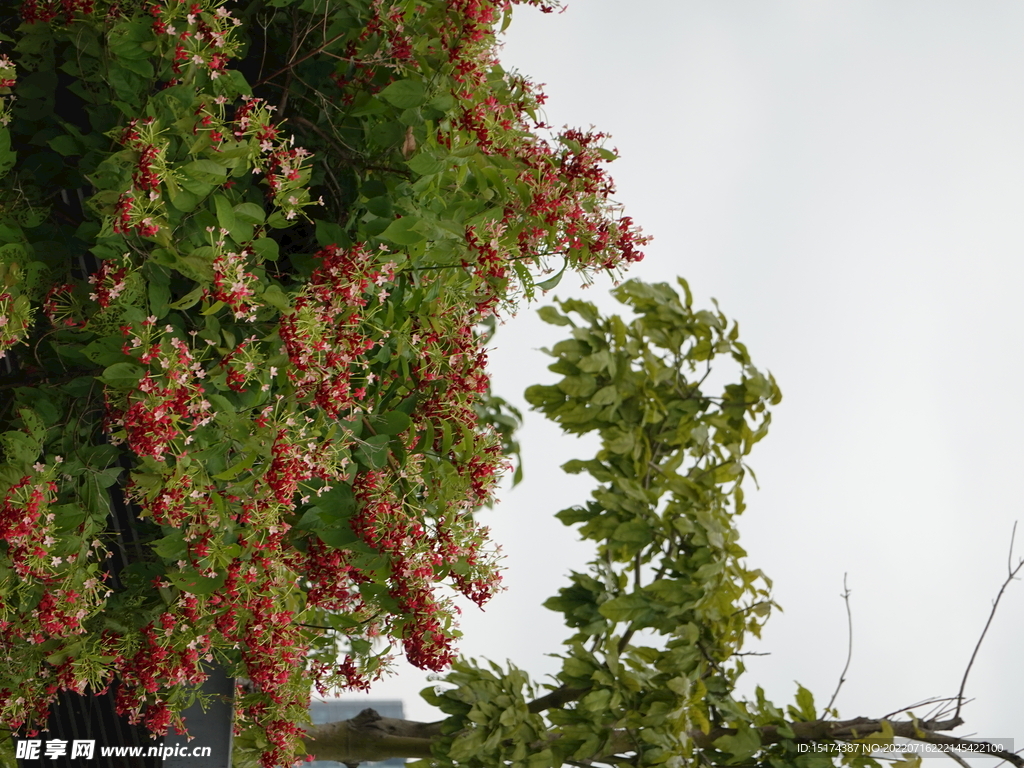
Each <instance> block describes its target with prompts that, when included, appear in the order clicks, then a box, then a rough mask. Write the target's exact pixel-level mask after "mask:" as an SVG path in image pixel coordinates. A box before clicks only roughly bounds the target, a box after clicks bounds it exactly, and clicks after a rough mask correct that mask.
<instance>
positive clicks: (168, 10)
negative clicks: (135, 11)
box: [149, 0, 242, 80]
mask: <svg viewBox="0 0 1024 768" xmlns="http://www.w3.org/2000/svg"><path fill="white" fill-rule="evenodd" d="M149 13H150V15H151V16H152V17H153V31H154V32H155V33H156V34H157V35H161V36H165V37H166V38H167V39H168V40H169V42H170V43H171V44H172V45H173V65H172V70H173V72H174V73H175V74H176V75H182V74H184V69H185V67H187V66H193V67H196V68H197V69H199V70H200V71H203V72H206V73H207V74H208V76H209V77H210V79H211V80H216V79H217V78H218V77H220V76H221V74H222V73H223V72H224V68H225V67H226V66H227V63H228V60H229V59H231V58H232V57H234V55H235V54H236V53H237V50H238V47H239V46H240V45H241V42H240V40H239V39H238V36H237V35H235V34H234V29H235V28H236V27H238V26H240V25H241V23H242V22H241V20H240V19H238V18H236V17H235V16H233V15H232V14H231V12H230V11H229V10H228V9H227V8H225V7H224V5H223V4H221V3H218V2H209V0H201V1H200V2H196V3H187V2H177V3H175V2H169V3H166V4H164V5H161V4H159V3H154V4H153V5H151V6H150V8H149ZM179 28H180V29H179Z"/></svg>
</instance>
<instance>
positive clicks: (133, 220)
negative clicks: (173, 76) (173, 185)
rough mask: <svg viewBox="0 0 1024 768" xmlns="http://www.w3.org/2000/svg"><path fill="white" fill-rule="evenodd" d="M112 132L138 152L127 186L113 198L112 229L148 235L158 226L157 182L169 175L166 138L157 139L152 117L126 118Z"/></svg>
mask: <svg viewBox="0 0 1024 768" xmlns="http://www.w3.org/2000/svg"><path fill="white" fill-rule="evenodd" d="M112 135H114V136H115V137H116V139H117V141H118V142H119V143H120V144H121V145H122V146H124V147H127V148H129V149H132V150H134V151H135V152H136V153H137V155H138V156H137V159H136V161H135V167H134V168H133V169H132V183H131V186H130V187H129V188H128V189H127V190H125V191H124V192H122V193H121V195H120V196H119V197H118V199H117V205H116V213H115V215H114V220H113V223H112V227H113V230H114V232H117V233H122V234H127V233H129V232H131V231H132V230H135V231H136V232H138V233H139V234H140V235H142V236H144V237H152V236H153V235H155V234H156V233H157V232H159V231H160V228H161V224H160V218H159V214H160V213H161V211H162V204H161V186H162V184H163V182H164V180H165V179H167V178H173V174H172V172H171V170H170V169H169V168H168V165H167V159H166V149H167V142H166V141H165V140H161V139H160V137H159V130H158V128H157V126H156V124H155V120H154V119H153V118H152V117H147V118H144V119H142V120H139V119H132V120H129V121H128V124H127V125H126V126H125V127H124V128H121V129H119V130H117V131H115V132H112Z"/></svg>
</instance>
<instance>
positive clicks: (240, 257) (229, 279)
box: [207, 227, 260, 322]
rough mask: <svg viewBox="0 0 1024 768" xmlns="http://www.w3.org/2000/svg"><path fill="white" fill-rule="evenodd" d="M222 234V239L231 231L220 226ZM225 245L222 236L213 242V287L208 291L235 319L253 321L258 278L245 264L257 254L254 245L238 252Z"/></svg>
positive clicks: (210, 229)
mask: <svg viewBox="0 0 1024 768" xmlns="http://www.w3.org/2000/svg"><path fill="white" fill-rule="evenodd" d="M207 232H211V233H212V232H214V228H213V227H207ZM219 233H220V236H221V238H223V237H225V236H226V235H227V234H228V231H227V230H226V229H220V230H219ZM225 245H226V241H225V240H223V239H218V240H215V241H214V244H213V247H214V253H215V254H216V255H215V257H214V260H213V287H212V288H211V289H209V291H208V294H209V295H211V296H213V298H214V299H215V300H217V301H223V302H224V303H225V304H227V305H228V307H229V308H230V309H231V313H232V314H233V315H234V316H235V319H236V320H246V321H249V322H252V321H254V320H255V319H256V310H257V309H259V307H260V304H259V303H257V302H256V300H255V298H256V294H257V290H258V288H259V279H258V278H257V277H256V275H254V274H253V273H252V272H247V271H246V267H247V266H248V261H249V260H250V259H252V258H254V257H255V253H254V252H253V250H252V248H251V247H243V248H241V249H240V250H239V251H238V252H236V251H229V250H226V249H225Z"/></svg>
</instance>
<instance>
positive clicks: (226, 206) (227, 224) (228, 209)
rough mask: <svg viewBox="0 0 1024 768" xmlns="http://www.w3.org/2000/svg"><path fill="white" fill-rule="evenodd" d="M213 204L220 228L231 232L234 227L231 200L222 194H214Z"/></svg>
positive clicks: (233, 212)
mask: <svg viewBox="0 0 1024 768" xmlns="http://www.w3.org/2000/svg"><path fill="white" fill-rule="evenodd" d="M213 205H214V209H215V210H216V212H217V223H218V224H219V225H220V228H221V229H226V230H227V231H228V232H232V231H233V230H234V229H235V211H234V208H232V206H231V201H230V200H228V199H227V197H225V196H224V195H214V196H213ZM219 239H220V238H218V240H219Z"/></svg>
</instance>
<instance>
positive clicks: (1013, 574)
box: [955, 522, 1024, 717]
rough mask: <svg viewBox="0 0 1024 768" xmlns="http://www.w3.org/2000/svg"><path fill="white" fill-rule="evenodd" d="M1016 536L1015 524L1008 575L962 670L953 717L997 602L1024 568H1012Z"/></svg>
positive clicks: (1021, 564) (1022, 562)
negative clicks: (965, 666)
mask: <svg viewBox="0 0 1024 768" xmlns="http://www.w3.org/2000/svg"><path fill="white" fill-rule="evenodd" d="M1016 535H1017V523H1016V522H1014V524H1013V531H1012V532H1011V533H1010V554H1009V555H1008V556H1007V559H1006V570H1007V571H1008V572H1009V575H1008V576H1007V577H1006V581H1004V582H1003V586H1001V587H1000V588H999V594H998V595H996V599H995V600H994V601H993V603H992V610H991V611H990V612H989V614H988V621H986V622H985V628H984V629H983V630H981V637H979V638H978V643H977V645H975V646H974V653H972V654H971V660H970V661H969V662H967V669H965V670H964V678H963V680H961V681H960V691H959V692H958V693H957V695H956V701H957V704H956V713H955V717H960V708H961V707H963V705H964V688H966V687H967V676H968V675H970V674H971V667H972V666H974V660H975V659H976V658H977V657H978V651H979V650H980V649H981V643H982V641H984V639H985V635H986V633H987V632H988V628H989V627H990V626H992V619H994V618H995V616H996V609H998V608H999V601H1000V600H1001V599H1002V598H1003V593H1004V592H1005V591H1006V588H1007V587H1008V586H1010V582H1011V581H1013V580H1014V579H1015V578H1016V577H1017V574H1018V573H1019V572H1020V569H1021V568H1024V558H1021V560H1020V561H1019V562H1018V563H1017V567H1016V568H1013V567H1012V566H1013V541H1014V538H1015V537H1016Z"/></svg>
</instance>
